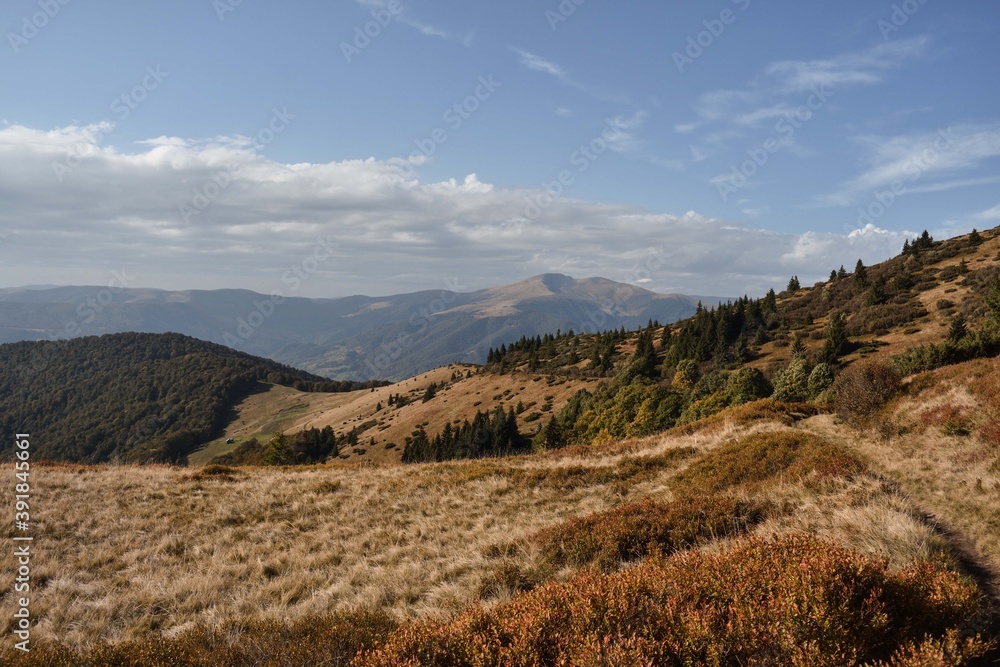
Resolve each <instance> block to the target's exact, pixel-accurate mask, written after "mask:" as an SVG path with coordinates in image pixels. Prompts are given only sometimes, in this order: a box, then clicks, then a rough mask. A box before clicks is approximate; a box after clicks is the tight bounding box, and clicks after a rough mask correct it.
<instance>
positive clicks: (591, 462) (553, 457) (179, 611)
mask: <svg viewBox="0 0 1000 667" xmlns="http://www.w3.org/2000/svg"><path fill="white" fill-rule="evenodd" d="M921 396H923V395H921ZM921 400H923V399H921ZM800 416H804V415H800ZM816 419H817V418H811V419H805V420H804V421H799V422H797V423H796V422H793V423H788V422H787V421H783V422H774V421H757V422H754V423H749V424H742V423H739V422H737V421H730V422H726V421H725V420H721V421H720V420H716V421H715V422H714V424H713V426H712V428H711V429H709V431H708V432H707V433H699V432H695V433H691V434H689V435H661V436H655V437H651V438H647V439H644V440H633V441H626V442H622V443H615V444H610V445H605V446H602V447H598V448H593V449H588V448H573V449H571V450H566V451H560V452H552V453H547V454H543V455H535V456H523V457H516V458H511V459H499V460H478V461H457V462H450V463H444V464H427V465H410V466H400V465H388V464H387V465H371V464H369V465H360V466H359V465H352V466H317V467H311V468H292V469H255V468H248V469H241V470H224V469H223V470H211V469H207V470H206V471H204V472H196V471H192V470H184V469H179V468H168V467H110V466H109V467H85V466H67V465H54V466H53V465H50V466H40V467H38V468H36V471H35V473H34V481H35V490H34V497H35V498H36V505H35V506H34V507H33V518H34V520H35V522H36V525H35V529H36V535H37V538H36V542H35V553H36V556H35V560H34V562H33V572H32V575H33V582H32V583H33V602H32V611H33V614H34V615H35V617H36V618H37V619H38V620H37V626H36V627H35V628H34V635H33V637H34V638H35V639H36V640H38V641H39V642H42V643H45V642H53V641H60V642H64V643H65V644H66V645H68V646H74V645H76V646H84V645H88V644H91V643H93V642H95V641H98V640H110V641H117V640H122V639H129V638H131V639H139V638H148V637H149V636H152V635H156V634H158V633H163V634H164V635H165V636H167V637H169V636H174V635H177V634H178V633H181V634H183V633H184V632H186V631H187V630H190V629H192V628H195V627H196V626H206V627H209V628H211V627H220V626H221V625H223V624H225V623H233V622H237V623H243V624H253V623H267V622H277V623H289V622H296V621H297V620H298V621H301V622H307V621H308V619H310V618H315V617H317V616H318V615H321V614H324V613H328V612H351V611H355V610H359V609H360V610H369V611H385V612H388V613H389V614H390V615H392V616H393V617H395V618H397V619H400V620H402V619H415V618H428V617H439V618H447V617H450V616H451V615H452V614H455V613H458V612H460V611H461V610H463V609H466V608H467V607H468V605H470V604H474V603H477V601H478V600H479V599H480V596H483V597H484V598H485V599H486V600H487V602H488V601H489V600H503V599H507V598H509V597H510V596H511V595H513V594H514V593H515V592H516V590H515V589H516V587H513V588H511V587H505V586H504V585H499V586H498V585H497V581H498V580H497V578H496V575H497V572H498V568H499V569H503V568H507V571H508V573H510V572H521V573H522V574H524V575H525V576H524V579H525V580H526V582H527V586H528V587H531V586H533V585H535V584H536V583H541V582H542V581H545V580H548V579H551V578H555V579H557V580H558V579H562V578H563V577H566V576H570V575H571V574H572V568H571V567H567V566H566V565H565V563H563V564H557V565H553V566H550V567H543V566H544V565H545V563H544V557H545V549H544V548H543V545H542V544H540V543H539V542H537V539H536V538H535V537H533V536H536V535H539V534H544V532H545V531H550V530H552V529H553V528H554V527H556V526H558V525H560V524H561V523H562V522H564V521H566V520H568V519H573V518H574V517H580V516H584V515H588V514H593V513H595V512H605V511H608V510H614V509H615V508H620V507H623V506H625V505H626V504H628V503H632V502H640V503H641V502H657V503H670V502H672V501H675V500H682V501H683V499H684V498H685V497H687V496H685V494H686V493H688V490H689V489H695V490H701V492H707V493H708V494H727V495H726V497H729V498H733V499H735V500H737V501H738V502H737V503H736V504H735V505H733V507H737V508H741V509H740V512H741V513H742V514H741V515H740V516H746V517H748V518H747V519H740V521H743V528H741V529H740V530H739V531H737V532H746V531H750V532H751V533H754V534H757V535H760V536H774V535H789V534H794V533H801V532H806V533H812V534H814V535H817V536H820V537H822V538H826V539H832V540H834V541H836V542H839V543H840V544H843V545H845V546H847V547H850V548H853V549H857V550H859V551H861V552H862V553H865V554H868V555H869V556H874V557H877V558H883V557H884V558H888V559H889V562H890V564H891V565H892V567H893V568H900V567H905V566H907V564H911V563H914V562H933V563H937V564H938V565H942V566H946V567H953V566H956V565H957V564H961V563H962V562H963V559H962V557H961V554H957V553H956V551H955V549H954V548H953V545H952V543H951V542H950V541H949V539H948V537H949V536H948V535H945V534H942V533H941V532H940V531H939V530H937V528H936V527H935V525H934V524H933V523H932V522H929V521H927V520H926V518H925V516H924V513H923V509H924V506H923V505H922V504H921V503H922V500H923V499H922V498H915V497H914V496H912V495H907V494H904V493H903V492H902V491H901V490H900V489H901V486H900V485H897V484H896V483H895V482H893V481H892V480H890V479H888V478H887V477H886V476H885V475H884V473H885V472H888V471H889V466H888V465H887V462H883V458H882V455H881V450H879V449H872V448H871V447H869V446H868V445H867V444H866V443H865V442H864V441H850V442H848V441H847V440H846V439H845V440H844V442H843V443H842V444H841V445H839V446H838V445H837V444H835V440H836V438H837V437H838V433H839V432H834V431H830V430H829V429H828V428H827V427H826V426H823V425H822V424H820V423H817V422H816ZM820 419H822V418H820ZM838 428H839V427H838ZM769 449H771V450H773V451H775V452H777V455H776V458H774V460H773V461H772V462H771V463H766V464H765V465H763V467H761V465H760V456H759V454H760V452H763V451H768V450H769ZM852 449H853V450H854V452H855V453H854V454H851V451H852ZM768 460H770V459H768ZM994 460H995V459H994ZM977 470H978V469H977ZM741 471H742V472H741ZM977 474H982V475H984V476H985V477H984V481H983V484H984V489H986V491H984V494H989V493H992V494H996V493H997V491H996V489H997V488H1000V480H998V477H997V473H996V465H993V467H992V468H989V467H987V468H986V469H984V470H982V471H979V472H977ZM901 477H904V478H905V475H901ZM963 479H964V478H963ZM952 483H955V484H957V485H958V488H955V489H949V490H951V491H954V492H958V491H966V490H967V489H963V488H962V487H963V486H964V485H963V484H961V480H960V479H957V478H956V479H955V481H954V482H953V479H952V478H950V477H943V478H941V479H940V480H939V482H938V484H939V485H940V487H939V488H942V489H948V485H950V484H952ZM904 488H905V487H904ZM11 493H12V488H11V487H10V486H9V485H8V486H5V487H4V488H3V490H2V495H0V501H2V502H10V501H11V500H12V497H11ZM929 497H933V494H931V495H930V496H929ZM647 499H648V500H647ZM991 502H992V501H991ZM762 503H763V504H762ZM764 506H766V507H767V508H769V509H768V510H767V511H766V513H765V514H764V515H759V513H758V510H759V508H762V507H764ZM961 510H962V507H958V508H956V511H961ZM747 511H752V512H755V513H758V514H754V517H755V518H753V519H752V520H749V515H747V514H746V512H747ZM682 515H683V513H682ZM683 516H688V515H683ZM979 517H980V519H979V520H978V521H970V522H967V523H965V524H961V525H960V526H958V528H960V529H962V530H963V531H967V532H963V533H962V534H963V535H967V536H968V539H970V540H972V541H974V542H976V540H981V542H976V543H977V544H979V543H982V544H983V545H988V534H989V531H990V530H992V529H991V527H990V526H991V524H990V522H989V519H988V517H987V516H986V513H985V512H983V513H980V514H979ZM686 520H689V519H686ZM668 532H669V531H668ZM698 534H700V533H698ZM729 534H730V531H728V529H727V530H715V529H712V530H709V532H708V533H707V534H705V535H707V538H708V539H705V538H703V537H697V538H696V539H695V540H694V542H693V543H692V544H693V545H694V546H698V547H700V548H701V549H703V550H708V551H719V550H721V551H725V550H727V549H728V548H730V546H729V545H735V544H736V542H732V540H733V539H735V538H734V536H727V535H729ZM11 536H12V529H11V528H10V527H7V528H5V529H4V531H3V532H2V535H0V537H2V538H3V539H7V540H8V541H9V539H10V537H11ZM678 544H681V543H680V542H679V543H678ZM668 551H669V549H668ZM602 553H605V554H607V553H615V552H613V551H610V552H609V551H606V550H605V551H604V552H602ZM622 553H626V554H627V553H629V552H627V551H626V552H622ZM644 553H651V552H644ZM984 553H985V555H986V558H987V559H989V558H990V557H991V555H992V553H993V552H992V551H991V550H989V549H986V548H985V547H984ZM622 558H626V559H627V558H628V557H627V556H622ZM987 562H990V561H989V560H988V561H987ZM992 563H993V564H995V561H992ZM4 567H6V568H10V567H12V563H11V562H10V556H9V555H8V556H7V557H6V558H5V564H4ZM602 567H604V568H608V569H615V565H614V562H613V559H612V561H610V562H609V561H608V560H607V556H604V561H603V563H602ZM8 571H10V570H8ZM491 582H492V583H491ZM503 583H504V582H503V581H502V580H501V581H500V584H503ZM522 584H524V582H522ZM14 602H15V601H14V600H13V597H12V595H11V594H10V593H8V594H6V595H5V596H4V597H3V598H2V599H0V617H2V618H4V619H8V620H6V621H5V622H6V623H7V624H8V626H9V624H10V622H11V621H10V620H9V619H11V618H12V614H13V611H14V606H13V605H14ZM5 629H9V627H8V628H5ZM234 632H235V631H234Z"/></svg>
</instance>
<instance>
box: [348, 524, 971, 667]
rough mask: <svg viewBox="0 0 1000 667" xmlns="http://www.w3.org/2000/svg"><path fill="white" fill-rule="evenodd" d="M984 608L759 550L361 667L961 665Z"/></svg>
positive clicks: (462, 624)
mask: <svg viewBox="0 0 1000 667" xmlns="http://www.w3.org/2000/svg"><path fill="white" fill-rule="evenodd" d="M982 609H983V600H982V596H981V594H980V593H979V592H978V591H977V589H976V588H975V586H973V585H972V584H970V583H967V582H965V581H963V580H962V579H960V578H959V577H958V576H957V575H955V574H952V573H949V572H945V571H941V570H938V569H935V568H934V567H933V566H931V565H929V564H917V565H913V566H910V567H908V568H906V569H903V570H901V571H898V572H893V571H890V570H889V568H888V565H887V563H885V562H883V561H877V560H873V559H871V558H868V557H866V556H862V555H860V554H857V553H855V552H850V551H847V550H845V549H844V548H842V547H840V546H837V545H836V544H833V543H831V542H826V541H822V540H818V539H816V538H814V537H811V536H805V535H799V536H792V537H786V538H784V539H780V540H762V539H747V540H744V541H742V542H740V543H738V544H737V545H736V546H735V547H734V548H733V549H732V550H731V551H729V552H726V553H721V554H708V553H702V552H697V551H694V552H683V553H680V554H676V555H674V556H672V557H670V558H668V559H660V558H655V559H652V560H649V561H646V562H645V563H643V564H641V565H639V566H637V567H634V568H632V569H628V570H624V571H622V572H617V573H614V574H605V575H601V574H598V573H597V572H595V571H593V570H584V571H583V572H582V573H580V574H579V575H578V576H576V577H574V578H573V579H572V580H570V581H568V582H564V583H550V584H547V585H545V586H543V587H541V588H538V589H535V590H534V591H532V592H530V593H526V594H523V595H520V596H518V597H516V598H514V599H513V600H511V601H510V602H507V603H503V604H498V605H496V606H494V607H492V608H491V609H484V608H481V607H476V608H472V609H470V610H469V611H467V612H465V613H464V614H462V615H460V616H459V617H457V618H455V619H454V620H450V621H441V620H426V621H421V622H417V623H412V624H408V625H406V626H403V627H401V628H400V629H399V630H398V631H396V632H395V633H393V634H392V635H391V636H390V638H389V640H388V641H387V642H386V643H385V644H384V645H383V646H381V647H379V648H377V649H375V650H373V651H369V652H367V653H365V654H363V655H361V656H359V658H358V659H357V660H356V661H355V664H356V665H359V666H361V665H363V666H369V667H402V666H408V667H417V666H420V667H433V666H442V667H443V666H457V665H505V666H510V667H518V666H524V667H528V666H529V665H532V666H533V665H621V666H625V665H668V666H669V665H678V666H680V665H760V666H764V665H831V666H832V665H848V664H859V663H864V662H869V661H874V660H892V661H893V664H895V665H898V666H902V665H907V664H909V665H921V664H935V665H957V664H965V662H966V661H967V660H968V659H969V658H971V657H973V656H976V655H980V654H982V653H984V652H985V650H986V648H987V647H986V645H985V644H984V643H983V642H982V641H979V640H978V639H975V640H971V641H968V642H960V641H958V640H957V638H956V636H955V635H954V634H953V633H950V631H952V630H954V629H956V628H958V627H959V626H960V625H962V624H963V622H964V621H966V620H967V619H969V618H971V617H972V616H974V615H976V614H978V613H980V612H981V610H982ZM942 638H943V639H942ZM946 642H950V643H951V645H950V648H953V649H955V650H954V651H947V652H946V651H945V650H944V649H945V647H944V644H945V643H946ZM934 655H939V656H940V658H941V659H940V660H939V661H938V662H934V663H930V662H927V660H925V658H927V657H928V656H934Z"/></svg>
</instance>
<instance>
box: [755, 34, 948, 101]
mask: <svg viewBox="0 0 1000 667" xmlns="http://www.w3.org/2000/svg"><path fill="white" fill-rule="evenodd" d="M928 46H930V39H929V38H928V37H926V36H924V37H914V38H911V39H904V40H893V41H891V42H885V43H883V44H879V45H878V46H875V47H873V48H871V49H867V50H865V51H859V52H856V53H845V54H842V55H839V56H835V57H833V58H829V59H826V60H783V61H779V62H775V63H771V64H770V65H768V66H767V68H766V69H765V70H764V71H765V73H766V74H767V75H769V76H771V77H774V78H775V79H777V80H778V81H779V85H780V86H781V88H782V89H783V90H785V91H788V92H803V91H808V90H810V89H812V88H814V87H821V86H842V85H847V84H867V85H871V84H875V83H879V82H881V81H882V80H883V79H884V78H885V75H886V73H887V72H888V71H890V70H893V69H898V68H899V67H901V66H902V65H903V64H904V63H905V62H907V61H908V60H913V59H915V58H919V57H921V56H923V55H924V54H925V53H926V52H927V47H928Z"/></svg>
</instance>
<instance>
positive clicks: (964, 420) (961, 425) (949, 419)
mask: <svg viewBox="0 0 1000 667" xmlns="http://www.w3.org/2000/svg"><path fill="white" fill-rule="evenodd" d="M920 423H922V424H923V425H924V426H938V427H940V428H941V432H942V433H944V434H945V435H963V436H964V435H969V427H970V422H969V418H968V416H966V414H965V412H964V411H963V410H962V408H961V407H960V406H957V405H952V404H951V403H945V404H944V405H939V406H937V407H934V408H931V409H929V410H925V411H924V412H923V413H922V414H921V415H920Z"/></svg>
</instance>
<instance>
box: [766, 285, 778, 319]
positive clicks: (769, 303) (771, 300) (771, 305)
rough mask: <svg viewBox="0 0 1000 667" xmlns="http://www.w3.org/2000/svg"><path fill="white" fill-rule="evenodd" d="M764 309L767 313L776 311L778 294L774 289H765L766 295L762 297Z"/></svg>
mask: <svg viewBox="0 0 1000 667" xmlns="http://www.w3.org/2000/svg"><path fill="white" fill-rule="evenodd" d="M764 311H765V312H768V313H776V312H778V296H777V295H776V294H775V293H774V289H773V288H772V289H769V290H767V295H766V296H765V297H764Z"/></svg>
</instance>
